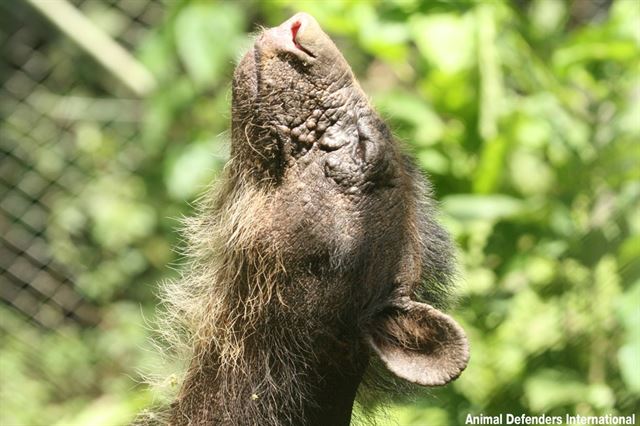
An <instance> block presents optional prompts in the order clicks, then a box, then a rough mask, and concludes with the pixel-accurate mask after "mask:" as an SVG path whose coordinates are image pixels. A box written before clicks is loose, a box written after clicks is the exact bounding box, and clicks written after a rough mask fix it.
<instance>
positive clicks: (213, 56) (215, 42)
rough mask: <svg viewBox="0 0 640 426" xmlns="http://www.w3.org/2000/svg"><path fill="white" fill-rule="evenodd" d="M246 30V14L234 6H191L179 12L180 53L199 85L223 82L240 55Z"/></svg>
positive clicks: (177, 30) (177, 40)
mask: <svg viewBox="0 0 640 426" xmlns="http://www.w3.org/2000/svg"><path fill="white" fill-rule="evenodd" d="M244 28H245V23H244V15H243V14H242V13H241V12H240V10H239V9H238V7H237V6H236V5H235V4H232V3H215V4H210V3H192V4H190V5H188V6H187V7H185V8H184V9H183V10H182V11H180V14H179V15H178V17H177V18H176V22H175V38H176V44H177V47H178V54H179V55H180V59H181V60H182V62H183V63H184V64H185V66H186V68H187V72H188V73H189V75H190V76H191V78H192V79H193V81H194V82H195V83H196V84H198V85H200V86H204V85H212V84H215V83H217V82H219V81H220V79H221V77H222V76H223V74H224V72H225V71H226V70H229V69H230V68H231V66H232V64H233V62H232V59H233V58H235V57H236V56H237V51H238V49H239V46H240V44H241V39H242V38H244V37H243V36H242V34H243V32H244Z"/></svg>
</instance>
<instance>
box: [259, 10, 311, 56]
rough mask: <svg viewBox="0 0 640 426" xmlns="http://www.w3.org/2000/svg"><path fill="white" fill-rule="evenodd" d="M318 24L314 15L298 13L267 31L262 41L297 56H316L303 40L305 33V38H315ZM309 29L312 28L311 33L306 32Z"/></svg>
mask: <svg viewBox="0 0 640 426" xmlns="http://www.w3.org/2000/svg"><path fill="white" fill-rule="evenodd" d="M317 26H318V23H317V22H316V20H315V19H314V18H313V17H312V16H310V15H308V14H306V13H297V14H295V15H294V16H292V17H291V18H289V19H287V20H286V21H285V22H283V23H282V24H280V25H279V26H277V27H274V28H271V29H269V30H267V31H265V32H264V34H263V35H262V38H261V39H260V42H262V43H264V44H268V45H270V46H271V47H273V48H275V49H276V50H284V51H289V52H292V53H294V54H296V56H307V57H309V56H310V57H312V58H314V57H315V54H314V53H313V52H312V51H311V50H310V49H309V47H308V46H306V45H305V42H304V41H301V40H302V39H303V37H302V35H303V34H304V40H309V39H313V38H314V36H313V33H314V31H313V28H315V27H317ZM307 29H311V31H309V34H306V33H305V32H306V31H307Z"/></svg>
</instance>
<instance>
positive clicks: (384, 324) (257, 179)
mask: <svg viewBox="0 0 640 426" xmlns="http://www.w3.org/2000/svg"><path fill="white" fill-rule="evenodd" d="M231 136H232V152H231V159H230V160H229V162H228V164H227V165H226V167H225V169H224V173H223V176H224V177H223V178H222V179H221V180H220V181H219V182H218V184H217V185H216V186H215V187H214V188H212V189H211V191H210V193H209V195H207V196H206V198H205V199H204V201H203V202H202V203H201V205H200V212H199V214H198V215H197V216H196V217H194V218H192V219H189V220H187V221H186V227H185V230H184V235H185V236H186V239H187V247H188V259H189V264H188V267H187V268H186V270H185V272H184V273H183V276H182V278H181V279H179V280H177V281H176V282H172V283H169V284H168V285H167V286H166V287H165V289H164V297H165V300H166V303H167V304H168V306H169V308H168V312H169V315H170V316H171V318H169V320H170V321H169V322H170V323H172V324H173V328H174V329H175V328H176V327H177V328H178V330H180V334H181V335H182V336H183V337H185V339H186V342H185V343H186V345H187V346H188V347H189V348H190V351H191V360H190V363H189V365H188V368H187V371H186V375H185V378H184V381H183V382H182V385H181V388H180V391H179V393H178V395H177V397H176V398H175V401H174V402H173V404H172V406H171V408H170V409H169V411H168V413H167V417H166V418H165V421H168V423H170V424H176V425H186V424H192V425H205V424H206V425H218V424H229V425H299V424H309V425H321V424H323V425H324V424H332V425H333V424H336V425H337V424H348V423H349V419H350V416H351V410H352V405H353V401H354V398H355V396H356V392H357V390H358V386H359V385H360V383H361V381H362V379H363V376H364V374H365V371H366V370H367V368H368V366H369V364H370V359H371V357H372V356H379V357H380V359H382V360H383V361H384V363H383V364H384V365H386V366H387V367H388V368H390V369H391V370H392V371H393V372H395V373H396V374H398V375H399V376H400V377H403V378H405V379H408V380H410V381H413V382H416V383H420V384H423V385H438V384H444V383H446V382H448V381H449V380H452V379H453V378H455V377H457V375H458V374H459V373H460V371H462V369H463V368H464V365H466V358H467V357H468V353H467V352H466V341H465V340H464V336H463V335H462V334H461V331H460V330H459V328H458V327H457V326H456V325H455V324H453V325H452V323H453V320H451V319H450V318H449V317H447V316H446V315H444V314H442V313H440V312H439V311H438V310H437V309H436V308H434V307H433V306H435V307H437V308H440V307H442V306H443V305H444V303H445V301H446V299H447V296H448V294H449V289H450V288H451V287H450V286H451V277H452V274H453V270H454V266H453V257H454V256H453V250H452V246H451V243H450V241H449V237H448V235H447V234H446V232H445V231H444V230H443V229H442V228H441V227H440V226H439V225H438V224H437V223H436V221H435V219H434V218H435V216H436V212H435V210H434V206H433V202H432V201H431V191H430V188H429V186H428V184H427V183H426V181H425V179H424V177H423V176H422V175H421V174H420V173H419V172H418V170H417V169H416V168H415V167H414V166H413V164H412V162H411V161H410V159H409V158H408V157H407V155H405V154H404V153H403V152H402V151H401V149H400V147H399V146H398V144H397V142H396V141H395V140H394V138H393V137H392V135H391V134H390V132H389V130H388V127H387V126H386V124H385V123H384V122H383V121H382V120H381V119H380V117H379V116H378V115H377V114H376V113H375V112H374V110H373V108H372V107H371V105H370V103H369V102H368V100H367V98H366V96H365V95H364V93H363V92H362V90H361V89H360V87H359V85H358V83H357V82H356V80H355V78H354V76H353V74H352V72H351V69H350V68H349V66H348V64H347V63H346V61H345V60H344V58H343V57H342V55H341V54H340V52H339V51H338V50H337V48H336V47H335V45H334V44H333V43H332V42H331V40H330V39H329V38H328V37H327V36H326V34H324V33H323V32H322V31H321V30H320V28H319V26H318V25H317V23H316V22H315V20H313V18H311V17H310V16H308V15H305V14H298V15H296V16H294V17H293V18H291V19H290V20H288V21H287V22H285V23H284V24H282V25H281V26H280V27H277V28H275V29H272V30H268V31H265V32H264V33H263V34H262V35H261V36H260V37H259V38H258V40H257V41H256V43H255V46H254V48H253V49H251V50H250V51H249V52H248V53H247V54H246V56H245V57H244V58H243V59H242V61H241V62H240V63H239V65H238V67H237V69H236V72H235V75H234V81H233V106H232V133H231ZM417 300H419V301H423V302H426V303H428V304H425V303H419V302H417ZM450 342H452V343H450ZM451 348H452V349H451ZM416 361H421V362H423V363H424V365H425V366H426V367H425V369H424V371H422V369H420V371H421V372H420V374H415V375H414V371H413V367H411V366H412V365H415V362H416ZM432 365H433V367H431V366H432ZM440 366H442V367H440ZM427 367H428V368H427ZM427 370H429V371H428V372H426V371H427ZM432 370H433V371H435V372H433V371H432ZM370 373H371V372H368V374H370Z"/></svg>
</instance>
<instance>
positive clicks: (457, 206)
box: [442, 194, 526, 220]
mask: <svg viewBox="0 0 640 426" xmlns="http://www.w3.org/2000/svg"><path fill="white" fill-rule="evenodd" d="M442 207H443V209H444V211H445V212H446V213H448V214H450V215H451V216H453V217H455V218H457V219H459V220H500V219H507V218H512V217H516V216H518V215H520V214H522V213H524V212H525V210H526V205H525V203H524V202H523V201H522V200H520V199H517V198H513V197H510V196H508V195H471V194H458V195H449V196H447V197H445V198H444V199H443V200H442Z"/></svg>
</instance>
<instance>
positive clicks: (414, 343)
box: [369, 300, 469, 386]
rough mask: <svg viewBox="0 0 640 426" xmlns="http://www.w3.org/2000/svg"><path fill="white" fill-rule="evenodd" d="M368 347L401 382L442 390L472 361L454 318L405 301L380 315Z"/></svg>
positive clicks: (375, 321)
mask: <svg viewBox="0 0 640 426" xmlns="http://www.w3.org/2000/svg"><path fill="white" fill-rule="evenodd" d="M369 345H370V346H371V347H372V348H373V349H374V350H375V352H376V353H377V354H378V356H379V357H380V359H382V362H383V363H384V364H385V366H386V367H387V368H388V369H389V370H390V371H391V372H393V373H394V374H395V375H397V376H398V377H400V378H403V379H406V380H408V381H410V382H412V383H416V384H419V385H422V386H440V385H444V384H446V383H449V382H450V381H452V380H453V379H455V378H457V377H458V376H459V375H460V373H461V372H462V370H464V369H465V367H466V366H467V362H468V361H469V344H468V343H467V337H466V336H465V334H464V331H463V330H462V328H461V327H460V326H459V325H458V323H456V322H455V320H454V319H453V318H451V317H450V316H449V315H446V314H444V313H442V312H440V311H439V310H437V309H436V308H434V307H433V306H431V305H427V304H426V303H419V302H414V301H412V300H406V301H404V302H403V303H402V306H394V307H391V308H389V309H387V310H385V311H383V312H381V313H380V315H378V316H377V317H376V318H375V319H374V321H373V324H372V328H371V330H370V332H369Z"/></svg>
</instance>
